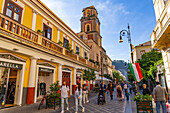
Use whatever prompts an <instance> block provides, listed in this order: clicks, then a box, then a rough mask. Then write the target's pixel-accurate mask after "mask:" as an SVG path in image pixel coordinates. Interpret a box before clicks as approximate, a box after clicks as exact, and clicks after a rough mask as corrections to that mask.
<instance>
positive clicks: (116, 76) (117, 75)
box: [113, 71, 123, 82]
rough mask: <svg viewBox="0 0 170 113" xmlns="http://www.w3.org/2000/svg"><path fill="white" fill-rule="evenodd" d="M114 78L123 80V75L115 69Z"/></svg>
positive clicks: (119, 80) (118, 80)
mask: <svg viewBox="0 0 170 113" xmlns="http://www.w3.org/2000/svg"><path fill="white" fill-rule="evenodd" d="M113 78H117V82H122V81H123V77H122V76H121V75H120V74H119V72H117V71H113Z"/></svg>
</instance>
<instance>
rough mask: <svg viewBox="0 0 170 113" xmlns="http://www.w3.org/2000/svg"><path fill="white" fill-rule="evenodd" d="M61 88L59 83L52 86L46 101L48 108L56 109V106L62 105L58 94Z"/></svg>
mask: <svg viewBox="0 0 170 113" xmlns="http://www.w3.org/2000/svg"><path fill="white" fill-rule="evenodd" d="M59 89H60V87H59V82H58V81H57V82H55V83H53V84H51V85H50V93H49V94H48V95H47V98H46V99H47V100H46V107H54V109H55V106H56V105H60V103H61V100H60V98H59V97H60V94H59V93H58V91H59Z"/></svg>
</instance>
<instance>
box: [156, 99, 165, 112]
mask: <svg viewBox="0 0 170 113" xmlns="http://www.w3.org/2000/svg"><path fill="white" fill-rule="evenodd" d="M160 105H161V106H162V111H163V113H167V111H166V102H165V101H156V112H157V113H161V112H160Z"/></svg>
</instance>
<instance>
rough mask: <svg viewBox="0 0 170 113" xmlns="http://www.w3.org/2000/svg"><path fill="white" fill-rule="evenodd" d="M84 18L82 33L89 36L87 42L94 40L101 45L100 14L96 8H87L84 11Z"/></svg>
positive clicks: (82, 20)
mask: <svg viewBox="0 0 170 113" xmlns="http://www.w3.org/2000/svg"><path fill="white" fill-rule="evenodd" d="M82 12H83V16H82V18H81V19H80V21H81V32H84V33H86V34H87V37H86V38H87V40H90V39H91V40H93V41H94V42H95V43H96V44H97V45H98V46H102V45H101V39H102V37H101V36H100V21H99V19H98V13H97V10H96V9H95V7H94V6H90V7H86V8H84V9H83V11H82Z"/></svg>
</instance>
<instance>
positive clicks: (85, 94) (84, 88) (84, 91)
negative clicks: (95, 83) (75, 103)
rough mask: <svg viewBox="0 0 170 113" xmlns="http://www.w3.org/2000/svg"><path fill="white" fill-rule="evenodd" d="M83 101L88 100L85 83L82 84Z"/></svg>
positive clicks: (86, 101)
mask: <svg viewBox="0 0 170 113" xmlns="http://www.w3.org/2000/svg"><path fill="white" fill-rule="evenodd" d="M83 102H84V104H85V103H88V102H89V100H88V89H87V87H86V84H84V85H83Z"/></svg>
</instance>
